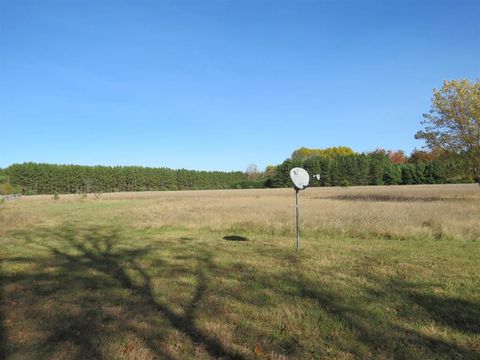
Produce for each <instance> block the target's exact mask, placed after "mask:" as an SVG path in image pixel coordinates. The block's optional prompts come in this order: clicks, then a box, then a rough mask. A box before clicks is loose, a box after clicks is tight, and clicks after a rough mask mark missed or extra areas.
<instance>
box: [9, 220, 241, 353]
mask: <svg viewBox="0 0 480 360" xmlns="http://www.w3.org/2000/svg"><path fill="white" fill-rule="evenodd" d="M17 235H20V234H17ZM21 235H22V237H23V239H24V240H25V242H26V243H28V244H29V245H30V246H35V247H36V248H38V249H42V251H40V253H42V256H38V257H37V258H36V259H35V260H34V263H33V264H31V262H32V259H28V260H27V262H25V259H24V258H20V257H18V258H10V259H8V263H9V265H14V266H15V265H23V266H25V267H26V268H28V270H27V269H26V270H25V271H20V272H10V273H9V275H6V276H4V278H3V281H2V289H4V288H8V291H10V292H12V293H14V292H15V291H16V290H18V289H20V291H21V292H22V293H21V296H20V297H19V296H18V295H19V294H10V295H13V296H12V298H13V297H15V295H17V298H22V300H21V301H22V307H23V310H24V311H25V312H24V314H22V315H20V314H16V313H13V314H12V315H13V316H15V315H18V316H19V317H22V316H23V318H24V320H27V321H32V320H33V319H35V318H36V317H37V316H38V317H40V321H38V322H37V323H36V324H34V326H33V324H31V325H32V326H33V327H35V328H36V329H35V334H33V335H32V336H31V337H32V339H31V341H30V342H29V345H28V346H25V345H26V342H27V341H26V340H25V339H24V338H19V339H13V343H12V342H11V343H9V342H6V339H5V336H3V337H2V338H0V340H1V344H0V350H2V351H3V352H4V354H2V355H3V356H2V357H1V358H7V357H8V356H9V355H12V354H14V353H16V354H17V355H18V354H19V353H22V351H29V350H28V349H33V350H32V353H26V354H24V355H25V356H27V357H28V356H33V357H39V358H52V357H57V358H69V359H83V358H88V359H98V358H102V357H103V356H104V354H103V353H102V346H101V342H102V341H103V342H105V341H107V342H108V339H109V338H110V339H117V340H118V338H119V337H125V339H130V341H131V343H133V342H134V341H133V340H131V339H132V338H134V339H136V340H135V341H137V342H141V343H142V345H143V347H146V348H148V351H145V350H143V353H138V354H136V353H135V352H134V351H135V350H134V349H133V345H131V343H128V341H129V340H125V348H124V349H123V355H125V356H127V355H128V356H130V358H136V357H146V356H147V355H148V353H149V354H150V355H148V356H150V358H151V355H154V356H156V357H159V358H161V359H175V358H178V357H179V355H178V354H176V353H174V351H172V350H171V349H170V348H169V347H168V346H167V345H166V344H165V342H164V340H165V338H166V336H167V335H168V333H169V332H171V331H172V330H174V331H177V332H179V333H181V334H182V336H184V337H185V338H187V339H189V342H190V343H191V346H193V347H194V348H197V349H201V351H202V352H204V353H205V354H208V355H209V356H210V357H212V358H225V359H242V358H243V356H242V355H241V354H239V353H238V352H235V351H233V350H231V349H229V348H228V347H227V346H226V345H225V344H223V343H222V342H221V341H219V340H218V339H217V338H216V337H215V336H212V335H210V334H208V333H207V332H206V331H205V330H203V329H201V328H200V327H198V326H197V324H196V316H197V314H196V310H197V306H198V305H199V304H200V303H201V302H202V300H203V298H204V295H205V292H206V291H207V290H208V277H207V273H208V271H209V269H210V268H211V267H213V264H212V262H211V260H210V254H209V253H208V252H207V251H203V252H202V253H201V254H200V255H199V256H197V257H195V258H192V259H191V260H192V261H194V262H195V261H196V262H197V266H196V269H193V270H192V271H190V273H189V275H192V276H194V277H195V278H196V286H195V288H194V291H193V293H192V294H191V300H190V301H189V302H187V303H186V304H185V305H184V306H183V307H181V309H180V310H179V309H178V308H177V307H172V305H169V303H168V302H166V301H162V300H160V299H162V298H163V297H162V296H163V294H158V293H156V290H155V286H154V279H153V278H152V276H151V275H150V274H149V271H147V270H146V269H145V268H144V264H143V263H142V261H143V259H144V258H145V256H148V254H149V253H150V252H151V251H161V249H159V248H158V246H157V247H155V246H153V245H150V246H144V247H137V248H133V249H132V246H122V244H121V241H120V240H122V235H121V231H120V229H118V228H113V227H111V228H106V227H89V228H86V229H78V227H75V226H70V225H66V226H63V227H61V228H55V229H44V230H37V231H36V232H35V233H31V232H24V233H23V234H21ZM29 262H30V264H29ZM155 265H156V266H157V267H160V268H161V267H162V266H164V268H165V269H167V268H169V269H170V270H171V267H172V266H171V265H170V264H165V263H164V260H161V259H158V258H157V259H155ZM180 270H181V269H180ZM4 306H5V305H4ZM2 310H3V309H2ZM3 311H5V310H3ZM3 311H2V313H3ZM7 311H8V308H7ZM42 311H43V312H42ZM29 319H30V320H29ZM33 322H34V321H33ZM1 329H2V328H0V330H1ZM23 331H24V330H23ZM21 332H22V330H21V331H20V333H21ZM0 335H3V334H2V333H0ZM27 338H28V334H27ZM38 338H41V339H40V340H38ZM36 339H37V340H36ZM105 339H107V340H105ZM15 340H17V341H15ZM117 350H118V349H117ZM120 350H121V349H120ZM103 351H104V350H103Z"/></svg>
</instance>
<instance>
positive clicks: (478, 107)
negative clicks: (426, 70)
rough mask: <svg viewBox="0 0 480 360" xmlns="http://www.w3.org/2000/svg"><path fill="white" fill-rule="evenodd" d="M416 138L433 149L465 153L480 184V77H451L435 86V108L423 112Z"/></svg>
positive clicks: (433, 106) (433, 103)
mask: <svg viewBox="0 0 480 360" xmlns="http://www.w3.org/2000/svg"><path fill="white" fill-rule="evenodd" d="M422 125H424V126H425V128H424V129H423V130H421V131H418V132H417V133H416V135H415V138H416V139H424V140H425V141H426V144H427V147H429V148H430V149H436V148H441V149H444V150H446V151H454V152H456V153H460V154H462V155H464V156H465V158H466V159H467V160H468V163H469V166H470V168H471V170H472V173H473V175H474V177H475V179H476V181H477V182H478V184H479V185H480V79H479V80H477V81H476V82H470V81H469V80H449V81H445V82H444V83H443V86H442V88H441V89H439V90H437V89H434V90H433V98H432V108H431V110H430V112H429V113H428V114H424V115H423V121H422Z"/></svg>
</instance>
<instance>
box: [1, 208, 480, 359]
mask: <svg viewBox="0 0 480 360" xmlns="http://www.w3.org/2000/svg"><path fill="white" fill-rule="evenodd" d="M52 202H53V200H52ZM125 204H128V202H116V201H110V202H95V201H92V202H79V203H58V204H57V203H55V204H54V205H51V206H47V203H38V204H34V205H28V206H25V209H24V210H25V211H27V210H26V209H27V207H28V209H29V211H33V210H31V209H32V208H35V207H36V209H37V210H35V211H37V212H38V213H40V212H42V214H43V215H42V216H43V217H44V218H47V219H54V220H55V221H53V220H52V221H51V222H49V223H45V222H42V221H38V222H37V223H33V224H31V225H29V226H28V227H25V228H22V229H20V228H17V229H14V230H9V231H7V232H4V233H3V234H1V235H0V248H1V249H2V251H1V255H0V257H1V268H0V270H1V273H0V276H1V287H0V324H1V326H0V358H2V359H3V358H5V359H96V358H104V359H189V358H192V359H193V358H199V359H202V358H205V359H210V358H224V359H230V358H232V359H255V358H257V359H285V358H288V359H290V358H292V359H296V358H298V359H324V358H335V359H351V358H359V359H370V358H376V359H392V358H395V359H452V358H454V359H478V358H480V280H479V279H480V277H479V273H478V271H479V267H480V257H479V256H480V254H479V245H480V244H479V242H478V240H472V239H469V240H461V239H455V240H452V239H446V238H440V239H434V238H431V237H428V238H420V237H415V238H408V239H387V238H383V239H382V238H375V239H368V238H362V239H360V238H346V237H342V236H341V235H338V236H319V235H315V233H314V232H311V233H309V232H308V231H306V234H305V236H304V237H303V238H302V250H301V251H300V253H296V252H295V250H294V249H295V241H294V237H293V236H292V234H288V236H273V235H268V234H267V233H265V232H259V233H256V232H255V231H254V230H250V231H242V229H235V228H229V227H227V226H226V227H225V230H224V231H218V232H212V231H207V230H206V229H203V228H200V229H190V230H189V229H188V228H187V227H182V226H161V227H160V226H159V227H155V226H149V227H134V226H130V225H131V224H130V223H129V222H128V220H127V219H125V218H121V217H119V218H115V217H114V216H112V215H111V213H109V211H112V209H118V207H121V208H122V209H123V208H126V206H125ZM47 208H48V209H47ZM17 210H18V209H17ZM20 210H21V211H24V210H22V209H20ZM20 210H18V211H20ZM21 211H20V212H21ZM61 220H62V221H61ZM132 221H134V220H132ZM35 224H36V225H35ZM232 229H233V230H238V231H236V232H232ZM242 237H243V238H245V239H242ZM227 239H230V240H227ZM235 240H246V241H235Z"/></svg>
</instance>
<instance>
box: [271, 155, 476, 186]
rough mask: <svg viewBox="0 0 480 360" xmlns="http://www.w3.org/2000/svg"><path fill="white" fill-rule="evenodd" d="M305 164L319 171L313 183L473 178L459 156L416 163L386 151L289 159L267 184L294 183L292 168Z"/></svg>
mask: <svg viewBox="0 0 480 360" xmlns="http://www.w3.org/2000/svg"><path fill="white" fill-rule="evenodd" d="M297 166H298V167H303V168H304V169H305V170H307V171H308V173H309V174H310V175H313V174H320V176H321V178H320V181H313V180H312V181H311V184H310V185H311V186H353V185H409V184H446V183H458V182H471V181H472V179H471V177H469V176H468V175H466V168H465V163H464V162H463V161H462V159H461V158H460V157H458V156H444V157H438V158H436V159H434V160H430V161H426V162H423V161H418V162H415V163H393V162H392V161H391V160H390V159H389V157H388V155H387V153H386V152H384V151H376V152H372V153H368V154H352V155H346V156H337V157H335V158H328V157H324V156H312V157H308V158H306V159H293V160H292V159H287V160H285V161H284V162H283V163H282V164H281V165H278V166H276V167H275V168H274V170H273V171H272V172H271V174H270V176H269V177H268V178H267V179H266V181H265V186H267V187H289V186H291V180H290V169H292V168H293V167H297Z"/></svg>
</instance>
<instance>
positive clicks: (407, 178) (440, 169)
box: [0, 147, 472, 194]
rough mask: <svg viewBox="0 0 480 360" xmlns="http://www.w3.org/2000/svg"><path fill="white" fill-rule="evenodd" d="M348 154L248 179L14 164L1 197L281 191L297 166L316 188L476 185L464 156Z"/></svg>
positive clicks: (303, 158) (0, 179) (3, 175)
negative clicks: (17, 195)
mask: <svg viewBox="0 0 480 360" xmlns="http://www.w3.org/2000/svg"><path fill="white" fill-rule="evenodd" d="M303 149H304V148H303ZM343 149H346V147H343ZM302 152H303V155H299V153H300V154H302ZM334 152H335V151H334ZM347 153H348V154H347V155H339V154H335V155H332V153H331V152H330V151H329V149H325V150H324V152H323V153H322V155H317V152H305V151H303V150H302V151H298V150H296V151H294V153H293V154H292V157H291V158H288V159H286V160H285V161H284V162H283V163H282V164H280V165H277V166H270V167H268V168H267V170H266V171H265V172H252V171H251V169H250V170H249V171H248V170H247V171H246V172H245V173H243V172H240V171H235V172H222V171H195V170H185V169H180V170H174V169H170V168H148V167H141V166H81V165H55V164H41V163H23V164H13V165H11V166H9V167H8V168H6V169H3V170H0V192H1V193H4V194H5V193H23V194H54V193H104V192H123V191H161V190H206V189H240V188H280V187H290V186H292V184H291V180H290V170H291V169H292V168H293V167H297V166H298V167H303V168H305V169H306V170H307V171H308V172H309V173H310V175H313V174H320V176H321V178H320V181H316V180H315V181H313V180H312V182H311V186H355V185H408V184H445V183H459V182H471V181H472V177H471V176H469V174H468V166H467V165H466V162H465V161H464V158H463V157H462V156H460V155H458V154H451V153H450V154H449V153H441V154H432V153H427V152H422V151H417V152H414V153H413V154H412V155H411V156H410V158H408V159H407V158H406V157H405V156H404V155H403V153H402V152H401V151H400V152H398V151H397V152H395V151H384V150H376V151H374V152H371V153H362V154H358V153H355V152H353V151H352V152H351V153H350V152H347ZM309 154H313V155H309ZM293 155H295V156H293Z"/></svg>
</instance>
